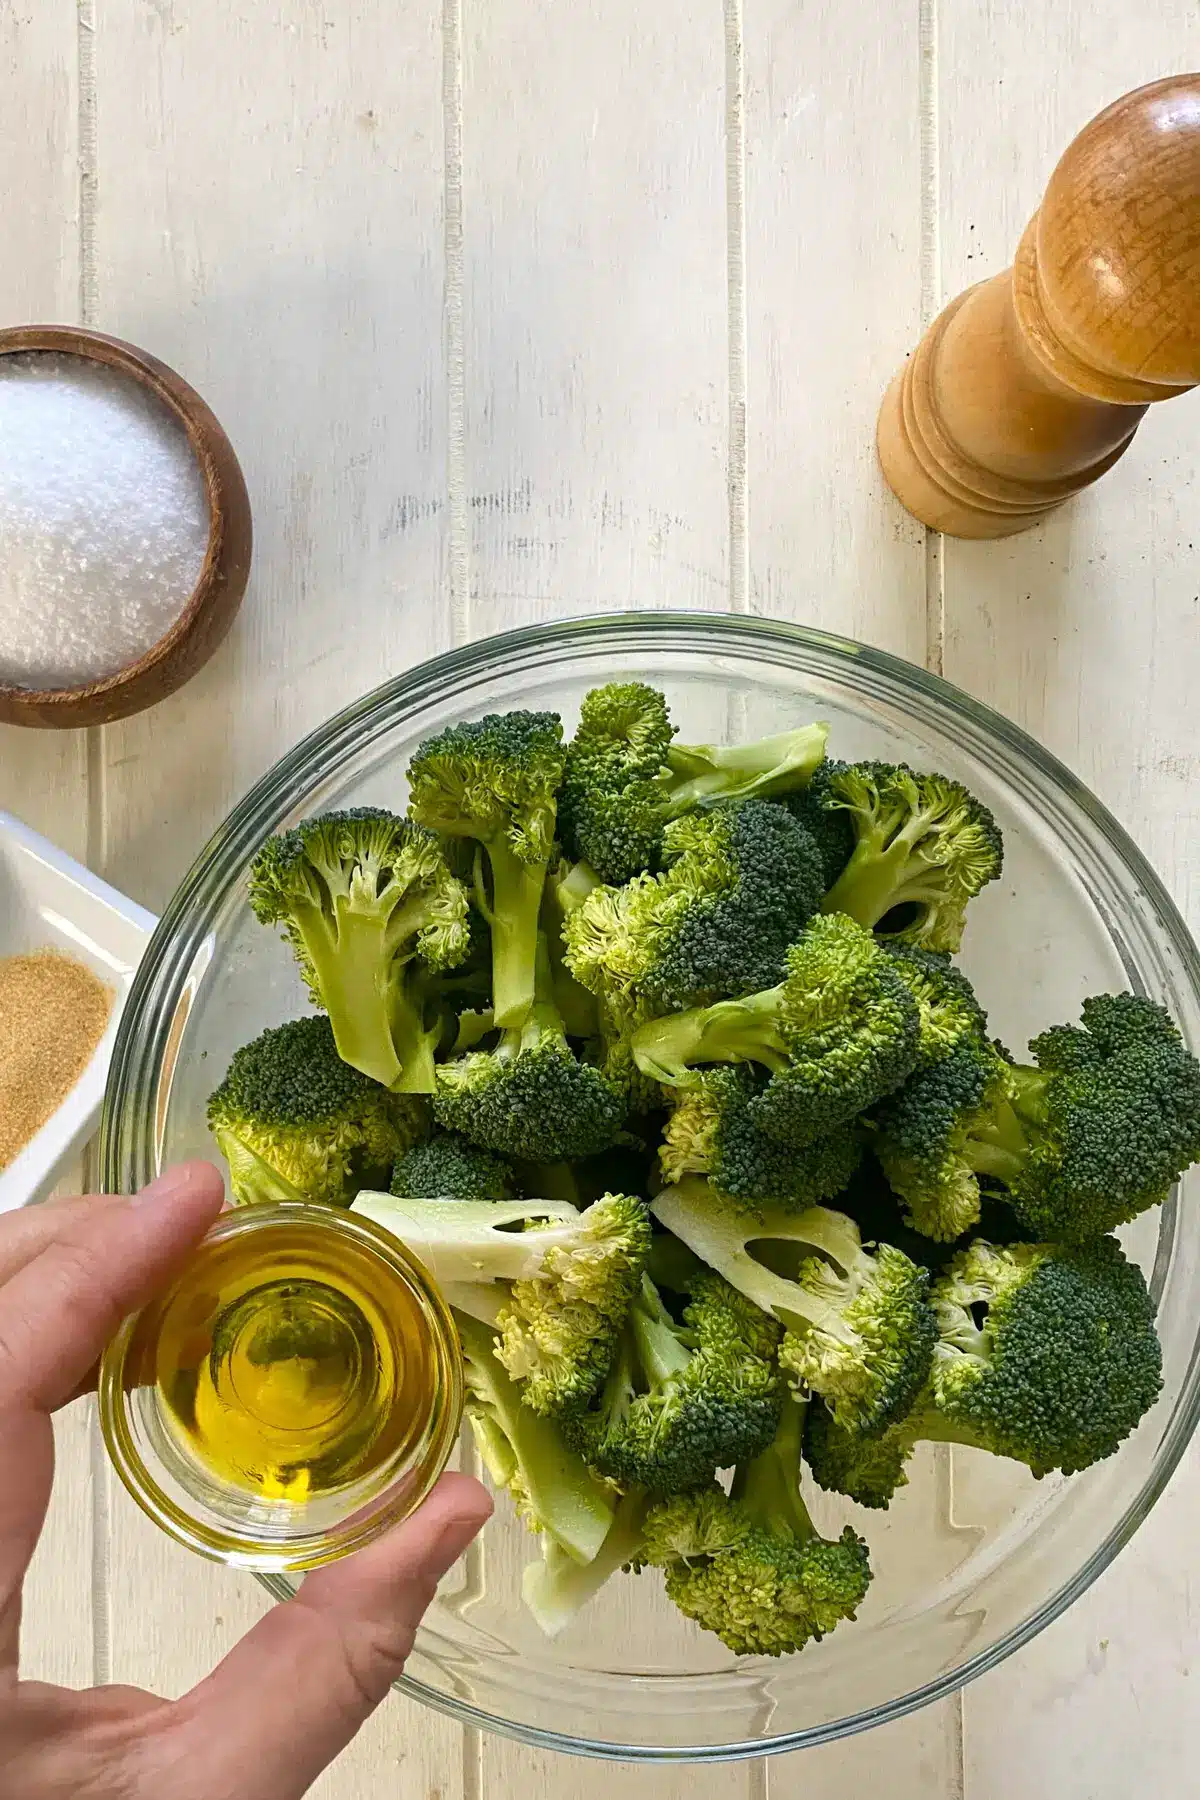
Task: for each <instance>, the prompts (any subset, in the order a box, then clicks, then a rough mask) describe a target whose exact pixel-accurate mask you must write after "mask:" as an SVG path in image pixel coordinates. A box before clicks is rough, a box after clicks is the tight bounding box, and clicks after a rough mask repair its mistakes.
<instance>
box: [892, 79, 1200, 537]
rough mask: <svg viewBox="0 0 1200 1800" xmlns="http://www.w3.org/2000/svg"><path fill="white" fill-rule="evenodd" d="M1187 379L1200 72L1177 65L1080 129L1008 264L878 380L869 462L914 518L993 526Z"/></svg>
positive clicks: (1106, 450) (994, 530)
mask: <svg viewBox="0 0 1200 1800" xmlns="http://www.w3.org/2000/svg"><path fill="white" fill-rule="evenodd" d="M1197 382H1200V75H1176V76H1171V77H1170V78H1169V79H1167V80H1166V81H1156V82H1154V83H1152V84H1151V85H1150V86H1149V87H1143V88H1137V89H1135V90H1134V92H1133V93H1131V94H1126V95H1124V96H1123V98H1122V99H1120V100H1118V101H1116V102H1115V104H1114V105H1112V106H1110V107H1109V108H1108V109H1107V111H1105V112H1102V113H1101V114H1100V115H1099V117H1098V118H1095V119H1093V120H1092V122H1091V124H1090V125H1088V126H1087V127H1086V128H1085V129H1084V130H1083V131H1082V132H1080V134H1079V136H1078V137H1077V138H1076V139H1075V141H1074V143H1073V144H1072V145H1071V146H1070V148H1069V149H1068V150H1067V153H1066V155H1065V156H1064V157H1063V159H1062V161H1061V162H1060V163H1059V165H1058V167H1057V168H1056V169H1055V171H1054V174H1053V175H1052V176H1051V178H1050V185H1049V187H1048V188H1047V189H1046V195H1045V199H1044V200H1043V202H1042V205H1041V207H1040V208H1039V210H1038V211H1037V212H1036V213H1035V214H1034V217H1033V218H1032V219H1031V220H1030V223H1029V226H1028V229H1027V230H1026V232H1025V235H1024V237H1023V238H1022V239H1021V243H1020V247H1019V249H1018V251H1017V258H1016V262H1015V263H1014V264H1013V266H1012V268H1011V269H1006V270H1005V271H1004V273H1003V275H996V276H994V277H993V278H992V280H991V281H985V282H983V283H981V284H980V285H979V286H978V287H973V288H968V289H967V291H966V293H964V294H960V295H959V297H958V299H957V300H954V301H952V302H951V304H950V305H949V306H948V307H947V308H946V310H945V311H944V312H943V313H942V315H941V316H940V318H938V319H937V320H935V322H934V324H933V325H932V326H931V327H930V328H929V330H928V331H927V332H926V334H925V336H924V337H923V338H922V340H921V342H920V344H919V345H918V347H917V351H916V354H915V355H914V356H912V357H910V359H909V361H908V362H907V363H906V364H905V366H904V368H903V370H902V371H901V373H900V374H899V375H898V376H897V377H896V379H895V380H894V381H893V382H892V385H891V387H890V388H889V389H888V391H887V395H886V397H885V399H884V402H883V408H882V411H881V412H880V415H879V436H878V442H879V460H880V462H881V463H882V465H883V472H884V475H885V476H886V477H887V481H888V484H889V486H890V487H891V488H892V489H893V491H894V492H895V494H896V495H897V497H898V498H899V499H900V500H901V501H902V502H903V504H904V505H905V506H906V507H907V508H908V510H909V511H910V512H911V513H915V514H916V516H917V518H918V519H921V520H922V521H923V522H924V523H925V524H926V525H931V526H933V527H934V528H935V529H936V530H939V531H946V532H949V533H951V535H952V536H955V537H967V538H994V537H1007V536H1009V534H1010V533H1012V532H1015V531H1024V530H1025V529H1026V527H1027V526H1029V525H1033V524H1035V523H1036V522H1037V520H1038V519H1040V518H1041V517H1042V516H1043V515H1044V514H1045V513H1047V512H1049V511H1050V509H1051V508H1052V507H1055V506H1058V505H1059V504H1060V503H1061V502H1062V501H1063V500H1066V499H1067V498H1069V496H1070V495H1072V494H1074V493H1077V492H1078V491H1079V489H1080V488H1083V487H1086V486H1087V485H1088V483H1089V482H1092V481H1095V480H1096V478H1097V477H1098V476H1100V475H1103V474H1104V471H1105V470H1106V469H1110V468H1111V467H1112V465H1113V463H1115V462H1116V460H1117V458H1118V457H1119V456H1120V455H1121V453H1122V452H1123V451H1124V450H1125V449H1126V448H1127V446H1128V444H1129V442H1130V440H1131V439H1132V437H1133V434H1134V432H1135V431H1136V430H1137V428H1138V425H1139V423H1140V422H1141V419H1142V415H1143V414H1144V413H1145V411H1146V409H1147V407H1148V406H1149V405H1150V404H1151V402H1152V401H1155V400H1167V399H1170V398H1171V397H1172V396H1173V395H1176V394H1182V393H1185V392H1186V391H1187V390H1188V388H1190V387H1194V386H1195V385H1196V383H1197ZM1196 423H1197V433H1198V435H1200V419H1197V422H1196Z"/></svg>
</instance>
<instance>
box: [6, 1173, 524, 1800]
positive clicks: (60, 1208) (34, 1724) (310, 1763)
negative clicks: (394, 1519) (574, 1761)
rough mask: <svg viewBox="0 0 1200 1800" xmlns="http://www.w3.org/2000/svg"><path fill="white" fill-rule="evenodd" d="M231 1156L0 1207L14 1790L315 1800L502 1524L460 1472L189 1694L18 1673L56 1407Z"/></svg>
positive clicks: (169, 1270)
mask: <svg viewBox="0 0 1200 1800" xmlns="http://www.w3.org/2000/svg"><path fill="white" fill-rule="evenodd" d="M222 1198H223V1190H222V1185H221V1181H220V1178H219V1177H218V1175H217V1173H216V1171H215V1169H213V1168H211V1167H210V1166H209V1165H208V1164H207V1163H189V1164H185V1165H183V1166H182V1167H179V1168H174V1169H169V1170H167V1172H166V1173H165V1174H164V1175H163V1176H161V1177H160V1178H159V1180H158V1181H156V1182H154V1183H153V1184H152V1185H151V1186H150V1187H148V1188H146V1189H145V1190H144V1191H143V1192H142V1193H141V1194H139V1195H138V1197H137V1198H136V1199H135V1200H125V1199H121V1198H119V1197H111V1198H102V1199H88V1200H65V1201H56V1202H51V1203H50V1204H48V1205H46V1206H39V1207H32V1208H29V1209H28V1210H26V1211H23V1212H18V1213H14V1214H11V1215H9V1216H7V1217H5V1218H0V1471H2V1474H0V1794H5V1795H12V1796H13V1800H18V1796H19V1800H162V1796H164V1795H169V1796H170V1800H246V1796H247V1795H251V1794H252V1795H253V1796H254V1800H299V1796H301V1795H302V1794H304V1793H305V1792H306V1790H307V1789H308V1788H309V1787H310V1786H311V1784H312V1783H313V1782H314V1781H315V1780H316V1778H317V1776H318V1775H319V1774H320V1772H321V1770H322V1769H323V1768H325V1766H326V1765H327V1764H328V1763H330V1762H332V1760H333V1758H334V1757H335V1756H336V1755H337V1754H338V1752H339V1751H340V1750H342V1749H343V1748H344V1747H345V1745H346V1744H348V1743H349V1741H350V1739H351V1738H352V1737H353V1736H354V1734H355V1732H356V1731H357V1730H358V1729H359V1727H360V1726H361V1725H362V1724H363V1722H364V1721H365V1720H366V1718H367V1717H368V1715H369V1714H370V1713H371V1712H373V1711H374V1709H375V1707H377V1706H378V1705H379V1703H380V1701H381V1700H382V1699H383V1698H384V1697H385V1695H386V1694H387V1692H388V1689H389V1688H390V1686H391V1684H392V1682H393V1681H394V1680H395V1678H396V1677H397V1675H399V1673H400V1671H401V1669H402V1668H403V1667H404V1661H405V1658H406V1657H407V1655H408V1653H409V1651H410V1650H411V1648H412V1643H413V1637H414V1635H415V1632H416V1628H417V1625H418V1624H419V1623H420V1620H421V1616H422V1614H423V1613H424V1611H425V1609H426V1607H427V1606H428V1605H429V1603H430V1601H431V1600H432V1599H433V1596H434V1592H435V1589H436V1586H437V1583H438V1581H439V1579H440V1578H441V1576H442V1575H444V1574H445V1572H446V1570H447V1569H449V1568H450V1567H451V1565H452V1564H453V1563H454V1562H455V1561H456V1560H457V1559H458V1557H459V1556H461V1555H462V1553H463V1551H464V1550H465V1549H466V1547H467V1545H468V1544H469V1543H470V1541H471V1539H472V1538H473V1537H474V1536H475V1535H476V1533H477V1532H478V1531H479V1530H480V1529H481V1528H482V1526H483V1525H484V1523H485V1522H486V1520H487V1519H488V1517H489V1515H490V1513H491V1509H492V1505H491V1500H490V1498H489V1496H488V1494H487V1492H486V1490H485V1489H484V1488H482V1487H481V1486H480V1484H479V1483H478V1482H477V1481H473V1480H471V1478H470V1477H469V1476H465V1475H444V1476H443V1477H442V1479H441V1481H440V1482H439V1483H438V1485H437V1487H436V1488H435V1489H434V1491H433V1493H432V1494H431V1495H430V1497H429V1499H428V1500H427V1501H426V1502H425V1504H424V1505H423V1506H422V1507H421V1508H420V1510H419V1512H417V1513H415V1514H414V1515H413V1517H412V1518H411V1519H408V1520H406V1522H405V1523H404V1524H403V1525H401V1526H399V1527H397V1528H396V1529H395V1530H394V1531H391V1532H389V1533H388V1534H387V1535H386V1536H385V1537H382V1538H380V1539H379V1541H378V1542H377V1543H374V1544H372V1545H370V1546H369V1547H368V1548H367V1549H365V1550H361V1551H359V1552H358V1553H357V1555H355V1556H351V1557H347V1558H346V1559H345V1560H344V1561H342V1562H339V1563H334V1564H331V1565H330V1566H329V1567H327V1568H324V1569H318V1570H317V1571H315V1572H314V1573H313V1574H311V1575H309V1576H308V1577H307V1579H306V1580H305V1582H304V1584H303V1587H302V1588H301V1590H300V1592H299V1593H298V1594H297V1595H296V1597H295V1599H293V1600H289V1601H287V1602H286V1603H285V1604H284V1605H281V1606H276V1607H274V1608H273V1609H272V1611H270V1612H269V1613H267V1615H266V1617H265V1618H263V1619H261V1620H260V1621H259V1623H258V1624H257V1625H256V1626H255V1627H254V1629H253V1630H252V1631H250V1632H248V1633H247V1635H246V1636H245V1637H244V1638H243V1639H242V1640H241V1642H240V1643H239V1644H237V1645H235V1646H234V1648H233V1649H232V1650H231V1651H230V1653H229V1655H228V1656H226V1657H225V1659H224V1661H222V1662H221V1663H219V1664H218V1666H217V1667H216V1669H214V1670H213V1672H212V1674H211V1675H209V1676H208V1677H207V1679H206V1680H204V1681H202V1682H201V1683H200V1684H199V1686H198V1687H195V1688H193V1689H192V1691H191V1693H189V1694H185V1695H184V1696H183V1697H182V1698H181V1699H179V1700H160V1699H157V1698H156V1697H155V1696H154V1695H153V1694H148V1693H144V1692H143V1691H142V1690H141V1689H139V1688H129V1687H101V1688H92V1689H90V1690H85V1691H84V1692H82V1693H77V1692H75V1691H73V1690H71V1689H68V1688H56V1687H50V1686H48V1685H46V1684H45V1683H43V1682H37V1681H21V1680H20V1678H19V1672H18V1650H19V1628H20V1619H21V1586H22V1583H23V1581H24V1578H25V1572H26V1570H27V1569H28V1567H29V1562H30V1558H31V1557H32V1555H33V1552H34V1548H35V1546H36V1544H37V1540H38V1536H39V1534H40V1532H41V1528H42V1524H43V1522H44V1520H45V1516H46V1507H47V1504H48V1502H49V1499H50V1486H51V1482H52V1480H53V1475H54V1438H53V1432H52V1427H51V1423H50V1417H51V1414H52V1413H53V1412H54V1411H55V1409H56V1408H57V1407H59V1406H62V1405H63V1404H64V1403H65V1402H66V1401H68V1400H70V1399H72V1398H73V1397H74V1396H75V1395H76V1394H78V1393H80V1392H82V1391H83V1390H84V1389H85V1388H86V1387H87V1386H88V1385H89V1382H90V1381H93V1380H94V1372H95V1365H96V1361H97V1359H98V1357H99V1355H100V1352H101V1350H102V1349H103V1347H104V1344H105V1343H106V1342H107V1340H108V1339H109V1337H111V1335H112V1333H113V1332H114V1331H115V1330H116V1327H117V1325H118V1323H119V1322H120V1320H121V1319H122V1318H123V1317H124V1315H125V1314H126V1313H129V1312H133V1311H135V1310H136V1309H137V1308H138V1307H140V1306H142V1305H144V1304H145V1302H146V1301H147V1300H149V1299H150V1297H151V1296H152V1294H153V1293H154V1292H155V1291H156V1290H157V1289H159V1288H161V1287H162V1285H163V1284H164V1283H165V1282H166V1281H167V1280H168V1279H169V1278H170V1277H171V1276H172V1275H173V1274H174V1273H175V1271H176V1270H177V1269H178V1268H179V1267H180V1265H181V1264H182V1263H183V1262H184V1260H185V1259H186V1257H187V1255H188V1252H189V1251H190V1250H191V1249H192V1248H193V1247H194V1245H195V1244H196V1243H197V1242H198V1241H199V1239H200V1238H201V1237H202V1236H203V1234H204V1232H205V1231H206V1230H207V1229H208V1227H209V1226H210V1225H211V1224H212V1223H213V1221H214V1220H215V1219H216V1217H217V1215H218V1213H219V1212H220V1210H221V1204H222Z"/></svg>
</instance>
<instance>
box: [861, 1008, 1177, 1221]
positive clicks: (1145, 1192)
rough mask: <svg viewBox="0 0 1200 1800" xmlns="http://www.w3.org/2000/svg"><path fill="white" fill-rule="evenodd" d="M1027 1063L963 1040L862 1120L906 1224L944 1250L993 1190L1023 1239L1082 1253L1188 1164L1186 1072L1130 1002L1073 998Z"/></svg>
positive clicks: (1160, 1020)
mask: <svg viewBox="0 0 1200 1800" xmlns="http://www.w3.org/2000/svg"><path fill="white" fill-rule="evenodd" d="M1030 1047H1031V1049H1032V1051H1033V1053H1034V1056H1035V1057H1036V1058H1037V1062H1036V1065H1032V1066H1031V1065H1027V1064H1012V1063H1009V1062H1008V1061H1006V1060H1005V1058H1004V1057H1003V1056H1002V1055H1001V1054H999V1052H998V1051H997V1050H996V1049H995V1048H993V1047H992V1046H990V1045H988V1044H987V1042H986V1040H984V1039H983V1038H982V1036H975V1037H972V1036H971V1034H970V1033H969V1032H966V1033H964V1034H963V1035H962V1036H961V1037H960V1038H959V1040H958V1042H957V1043H956V1044H955V1046H954V1048H953V1049H952V1050H951V1051H950V1052H949V1054H947V1055H945V1056H943V1057H942V1058H941V1060H940V1061H936V1062H934V1063H932V1064H931V1065H929V1066H927V1067H924V1068H919V1069H918V1070H917V1073H916V1074H915V1075H914V1076H913V1077H912V1078H911V1079H910V1080H909V1081H908V1082H907V1083H906V1084H905V1086H904V1087H903V1088H902V1089H901V1090H900V1092H899V1093H898V1094H897V1095H895V1096H894V1097H893V1098H892V1099H891V1100H889V1101H887V1102H885V1103H884V1105H883V1106H882V1107H880V1108H879V1110H878V1112H877V1114H876V1125H877V1128H878V1146H877V1147H878V1151H879V1159H880V1162H881V1164H882V1166H883V1169H884V1172H885V1173H886V1175H887V1178H888V1180H889V1182H890V1183H891V1185H892V1187H893V1188H894V1189H895V1190H896V1192H897V1193H898V1194H900V1195H901V1196H902V1198H903V1199H904V1200H905V1201H906V1203H907V1204H908V1207H909V1211H910V1215H911V1218H912V1222H913V1224H914V1225H915V1226H916V1227H917V1229H918V1230H921V1231H926V1232H928V1234H929V1235H930V1236H933V1237H939V1238H944V1239H953V1238H955V1237H958V1236H960V1235H961V1234H962V1232H963V1231H964V1230H967V1229H969V1228H970V1226H971V1225H972V1224H973V1223H974V1221H975V1220H976V1219H977V1218H978V1216H979V1182H980V1178H982V1179H984V1180H985V1181H986V1182H988V1183H989V1184H990V1185H992V1186H993V1187H994V1186H997V1185H998V1186H999V1187H1000V1188H1001V1189H1002V1191H1003V1196H1004V1198H1005V1199H1007V1201H1008V1202H1009V1204H1010V1205H1011V1206H1012V1208H1013V1210H1014V1212H1015V1213H1016V1215H1017V1218H1018V1220H1019V1221H1020V1223H1021V1225H1022V1226H1023V1227H1024V1228H1025V1229H1026V1231H1028V1232H1029V1233H1030V1234H1031V1235H1033V1236H1042V1237H1045V1238H1049V1239H1054V1240H1058V1241H1060V1242H1064V1243H1086V1242H1088V1241H1089V1240H1090V1239H1092V1238H1095V1237H1098V1236H1103V1235H1104V1234H1105V1232H1107V1231H1110V1230H1112V1229H1113V1228H1114V1227H1116V1226H1117V1225H1121V1224H1124V1223H1126V1222H1127V1221H1128V1220H1130V1219H1133V1218H1136V1217H1137V1215H1138V1214H1139V1213H1141V1212H1144V1211H1145V1210H1146V1209H1147V1208H1148V1207H1151V1206H1155V1205H1157V1204H1158V1203H1159V1202H1160V1201H1162V1200H1163V1199H1164V1198H1165V1197H1166V1194H1167V1192H1168V1191H1169V1189H1170V1186H1171V1183H1172V1182H1173V1181H1175V1180H1176V1179H1177V1178H1178V1176H1179V1175H1181V1174H1182V1172H1183V1170H1184V1169H1185V1168H1186V1167H1187V1166H1188V1165H1189V1164H1190V1163H1191V1162H1192V1161H1194V1160H1195V1159H1196V1157H1197V1156H1200V1064H1198V1063H1197V1061H1196V1059H1195V1057H1193V1056H1192V1055H1191V1054H1190V1053H1189V1052H1188V1050H1187V1049H1186V1047H1185V1045H1184V1043H1183V1040H1182V1039H1181V1037H1180V1036H1179V1033H1178V1031H1177V1030H1176V1028H1175V1026H1174V1024H1173V1023H1172V1021H1171V1019H1170V1016H1169V1015H1168V1014H1167V1013H1166V1011H1165V1010H1164V1009H1163V1008H1162V1007H1160V1006H1156V1005H1155V1004H1154V1002H1153V1001H1150V1000H1147V999H1144V998H1142V997H1141V996H1139V995H1134V994H1099V995H1095V996H1093V997H1092V998H1091V999H1088V1000H1085V1001H1084V1004H1083V1023H1082V1025H1080V1026H1071V1025H1062V1026H1057V1027H1055V1028H1054V1029H1053V1030H1051V1031H1047V1032H1044V1033H1043V1034H1042V1035H1041V1037H1038V1038H1035V1039H1034V1041H1033V1043H1032V1045H1031V1046H1030Z"/></svg>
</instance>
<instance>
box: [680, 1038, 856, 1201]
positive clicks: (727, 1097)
mask: <svg viewBox="0 0 1200 1800" xmlns="http://www.w3.org/2000/svg"><path fill="white" fill-rule="evenodd" d="M767 1080H768V1078H767V1077H766V1076H765V1075H764V1074H762V1073H761V1072H759V1071H755V1070H752V1069H751V1068H749V1067H748V1066H747V1065H746V1064H745V1063H741V1064H722V1063H717V1064H714V1066H713V1067H712V1068H707V1069H697V1070H695V1071H694V1072H693V1074H692V1076H691V1078H690V1079H689V1080H688V1082H687V1083H686V1085H684V1086H682V1087H674V1088H671V1089H670V1094H671V1100H672V1107H671V1111H670V1113H669V1114H668V1116H667V1120H666V1124H665V1125H664V1127H663V1139H662V1145H661V1147H660V1149H659V1166H660V1168H661V1169H662V1173H663V1176H664V1177H665V1179H666V1180H667V1181H682V1180H683V1178H684V1176H686V1175H704V1176H707V1177H708V1179H709V1180H710V1181H711V1182H712V1183H713V1185H714V1186H715V1187H718V1188H720V1190H721V1191H722V1193H725V1194H729V1195H730V1196H732V1197H733V1198H734V1199H735V1200H738V1201H740V1202H741V1204H742V1206H743V1207H744V1208H746V1209H748V1210H750V1211H753V1210H754V1209H755V1208H757V1207H759V1206H762V1205H764V1204H767V1205H775V1206H779V1207H786V1208H788V1209H789V1210H791V1211H803V1210H804V1209H805V1208H807V1207H810V1206H818V1205H820V1203H821V1202H822V1201H824V1200H832V1199H833V1198H834V1197H835V1196H836V1195H839V1194H840V1193H841V1192H842V1190H843V1188H844V1187H845V1186H846V1184H847V1182H848V1181H849V1180H850V1178H851V1176H852V1175H853V1174H854V1171H855V1169H856V1168H857V1166H858V1163H859V1159H860V1158H861V1156H862V1150H863V1135H862V1133H861V1131H859V1129H858V1128H857V1126H855V1125H839V1126H838V1127H837V1128H836V1129H835V1130H833V1131H831V1132H829V1133H828V1134H827V1135H826V1136H825V1137H821V1138H817V1139H816V1141H815V1142H814V1143H811V1144H806V1145H805V1146H804V1148H803V1149H801V1150H788V1149H785V1148H784V1146H783V1145H782V1144H780V1143H779V1142H778V1141H777V1140H776V1139H775V1138H773V1137H768V1135H767V1133H766V1132H765V1131H764V1130H763V1128H762V1126H761V1125H760V1124H759V1123H758V1121H757V1119H756V1118H755V1117H754V1110H753V1106H754V1101H755V1098H756V1097H757V1096H758V1095H760V1094H761V1093H762V1092H763V1090H764V1088H765V1087H766V1085H767Z"/></svg>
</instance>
